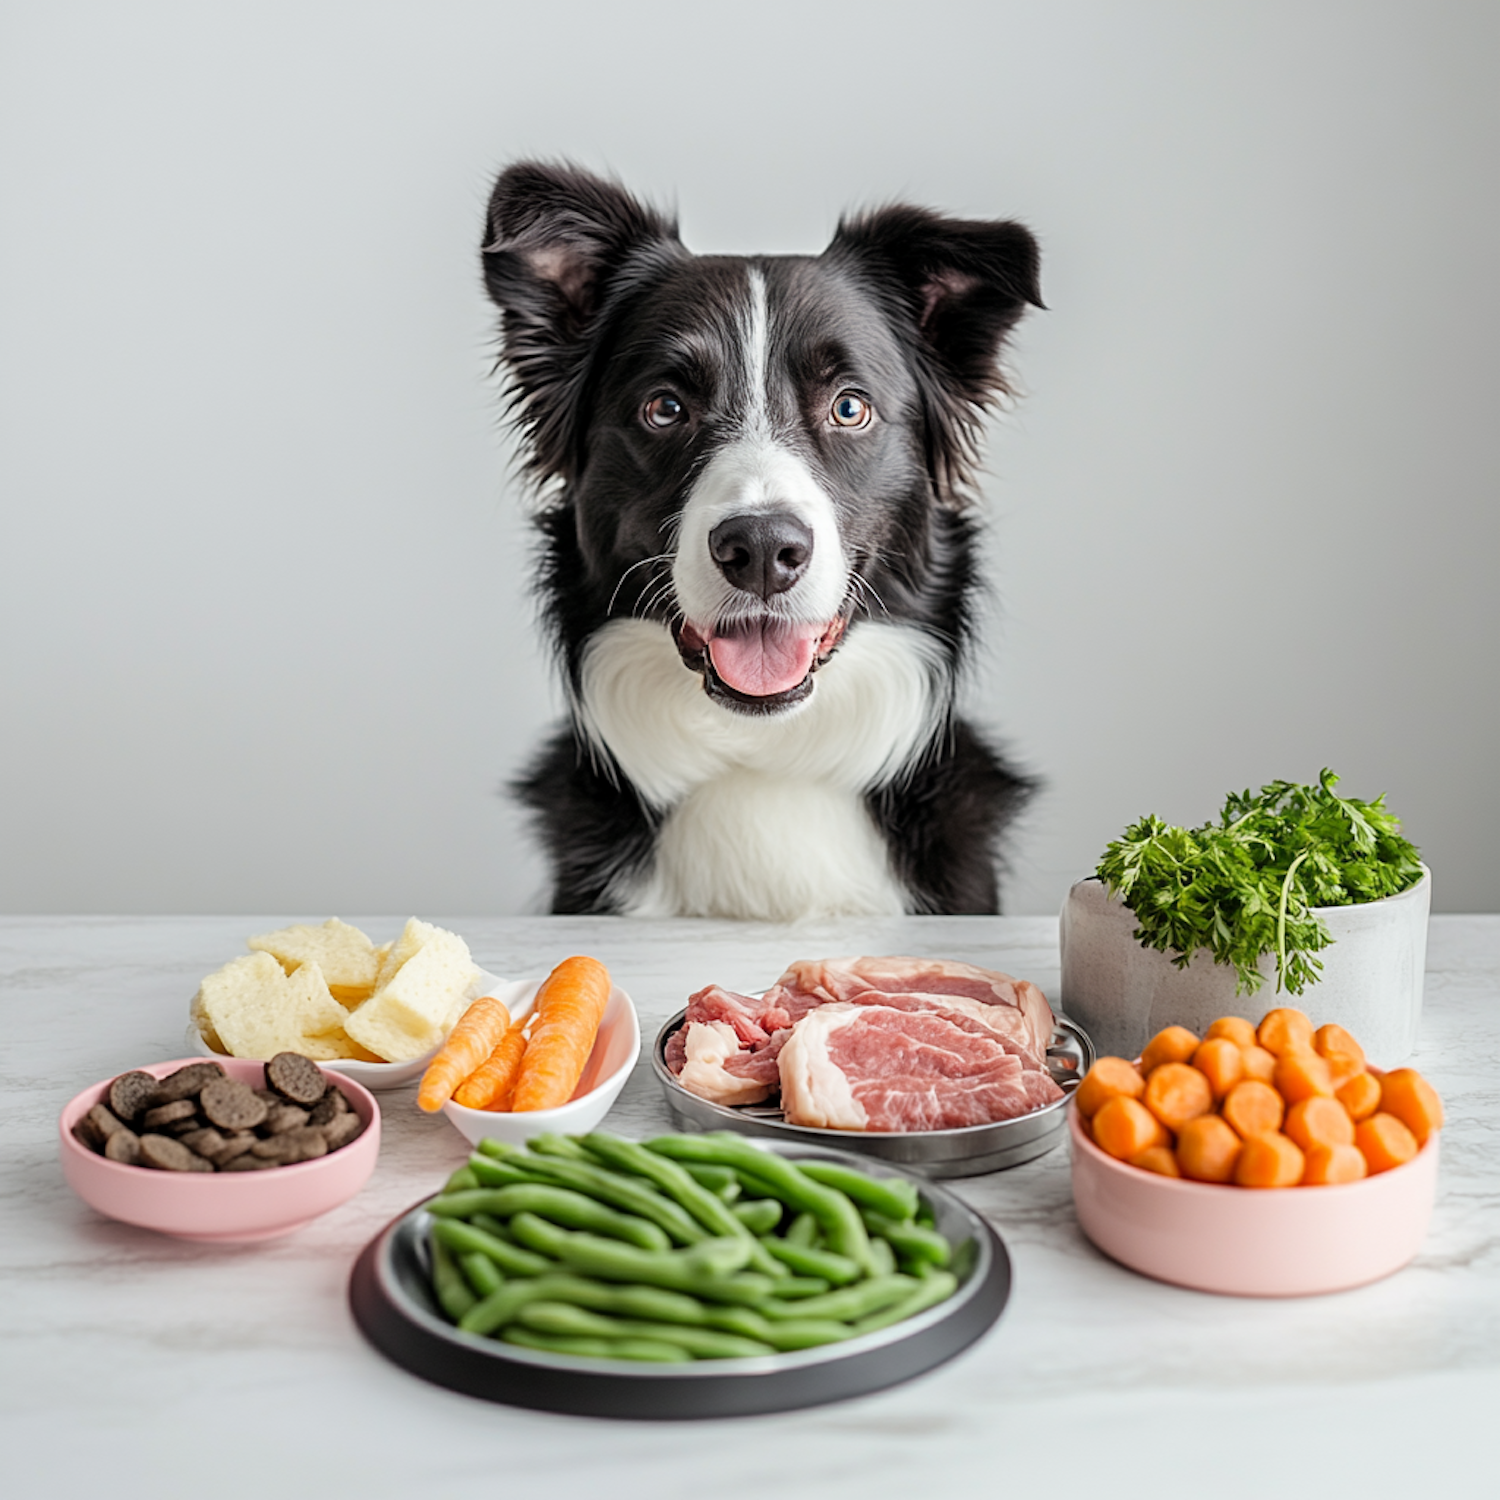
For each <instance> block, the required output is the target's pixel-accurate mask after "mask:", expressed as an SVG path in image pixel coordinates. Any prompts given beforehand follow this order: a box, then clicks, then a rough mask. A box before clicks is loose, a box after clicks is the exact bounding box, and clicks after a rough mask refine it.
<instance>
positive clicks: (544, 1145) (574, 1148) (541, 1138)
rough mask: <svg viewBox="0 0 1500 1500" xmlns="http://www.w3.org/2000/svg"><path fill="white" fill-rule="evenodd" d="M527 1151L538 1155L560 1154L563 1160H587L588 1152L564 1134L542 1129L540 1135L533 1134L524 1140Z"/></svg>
mask: <svg viewBox="0 0 1500 1500" xmlns="http://www.w3.org/2000/svg"><path fill="white" fill-rule="evenodd" d="M526 1149H527V1150H528V1151H535V1152H536V1153H537V1154H538V1155H540V1156H560V1157H562V1159H563V1160H564V1161H588V1160H589V1159H590V1158H589V1154H588V1152H587V1151H585V1150H584V1149H583V1147H582V1146H580V1145H579V1144H578V1142H577V1141H575V1140H572V1139H571V1138H570V1137H568V1136H565V1135H558V1134H557V1132H556V1131H553V1130H547V1131H543V1132H542V1134H541V1135H534V1136H532V1137H531V1139H530V1140H528V1141H527V1142H526Z"/></svg>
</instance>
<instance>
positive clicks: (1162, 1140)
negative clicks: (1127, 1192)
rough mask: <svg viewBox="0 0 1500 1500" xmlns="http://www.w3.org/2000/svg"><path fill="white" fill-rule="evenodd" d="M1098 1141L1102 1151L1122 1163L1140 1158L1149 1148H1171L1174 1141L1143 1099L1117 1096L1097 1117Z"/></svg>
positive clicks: (1095, 1117)
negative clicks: (1141, 1100)
mask: <svg viewBox="0 0 1500 1500" xmlns="http://www.w3.org/2000/svg"><path fill="white" fill-rule="evenodd" d="M1093 1124H1094V1140H1095V1141H1096V1142H1098V1145H1099V1149H1100V1150H1101V1151H1107V1152H1108V1153H1109V1154H1110V1155H1111V1156H1114V1157H1118V1158H1119V1160H1120V1161H1129V1160H1130V1159H1131V1158H1132V1157H1135V1156H1139V1155H1140V1154H1141V1152H1142V1151H1144V1150H1145V1149H1146V1148H1147V1147H1148V1146H1168V1145H1170V1144H1171V1139H1170V1137H1169V1136H1168V1135H1167V1133H1166V1131H1165V1130H1163V1129H1162V1127H1161V1125H1160V1123H1159V1122H1158V1120H1157V1118H1156V1116H1155V1115H1153V1114H1152V1113H1151V1111H1150V1110H1149V1109H1147V1108H1146V1106H1145V1105H1144V1104H1142V1103H1141V1102H1140V1100H1139V1099H1127V1098H1125V1097H1124V1095H1116V1096H1115V1097H1114V1098H1113V1099H1110V1100H1107V1101H1106V1102H1105V1103H1104V1104H1102V1105H1101V1106H1100V1107H1099V1113H1098V1114H1096V1115H1095V1116H1094V1121H1093Z"/></svg>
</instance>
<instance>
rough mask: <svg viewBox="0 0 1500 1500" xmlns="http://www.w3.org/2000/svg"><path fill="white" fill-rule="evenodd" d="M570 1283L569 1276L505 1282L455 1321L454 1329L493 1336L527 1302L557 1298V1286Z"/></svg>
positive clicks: (529, 1277) (523, 1278)
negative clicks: (544, 1298) (455, 1326)
mask: <svg viewBox="0 0 1500 1500" xmlns="http://www.w3.org/2000/svg"><path fill="white" fill-rule="evenodd" d="M572 1279H573V1278H572V1277H569V1276H526V1277H518V1278H517V1279H516V1280H515V1281H507V1282H506V1283H505V1285H504V1286H502V1287H501V1288H500V1289H499V1290H498V1291H495V1292H491V1293H490V1295H489V1296H488V1297H486V1298H485V1299H484V1301H483V1302H478V1303H476V1304H475V1305H474V1306H473V1307H471V1308H470V1309H469V1310H468V1311H467V1312H466V1313H465V1314H464V1315H463V1316H462V1317H461V1318H460V1319H459V1320H458V1326H459V1327H460V1328H461V1329H463V1331H464V1332H465V1333H493V1332H494V1331H495V1330H496V1329H497V1328H502V1327H504V1326H505V1324H507V1323H509V1322H510V1321H511V1320H512V1319H513V1318H514V1317H515V1315H516V1313H517V1311H518V1310H519V1309H520V1308H523V1307H525V1305H526V1304H527V1303H528V1302H535V1301H537V1300H539V1299H540V1298H542V1297H551V1296H561V1295H562V1291H561V1290H559V1289H558V1284H559V1283H566V1282H568V1281H570V1280H572Z"/></svg>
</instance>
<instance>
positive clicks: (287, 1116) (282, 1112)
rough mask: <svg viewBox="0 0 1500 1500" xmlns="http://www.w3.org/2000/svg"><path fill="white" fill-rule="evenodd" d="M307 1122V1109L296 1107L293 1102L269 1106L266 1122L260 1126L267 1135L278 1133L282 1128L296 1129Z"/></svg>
mask: <svg viewBox="0 0 1500 1500" xmlns="http://www.w3.org/2000/svg"><path fill="white" fill-rule="evenodd" d="M306 1124H307V1111H306V1110H305V1109H298V1108H297V1106H296V1105H295V1104H275V1105H272V1106H271V1111H270V1113H269V1114H268V1115H267V1116H266V1122H265V1124H264V1125H263V1126H262V1127H261V1129H262V1130H264V1131H265V1132H266V1134H267V1135H280V1134H281V1133H282V1131H284V1130H296V1129H297V1128H298V1127H299V1126H302V1125H306Z"/></svg>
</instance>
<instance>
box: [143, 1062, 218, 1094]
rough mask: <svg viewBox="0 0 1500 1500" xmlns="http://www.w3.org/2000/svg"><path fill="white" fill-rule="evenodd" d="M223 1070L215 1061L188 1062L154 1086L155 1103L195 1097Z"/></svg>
mask: <svg viewBox="0 0 1500 1500" xmlns="http://www.w3.org/2000/svg"><path fill="white" fill-rule="evenodd" d="M223 1076H224V1070H223V1068H221V1067H220V1066H219V1065H218V1063H216V1062H201V1063H189V1064H188V1065H187V1066H186V1067H185V1068H178V1070H177V1071H176V1072H175V1073H168V1074H167V1076H166V1077H165V1078H163V1079H162V1080H161V1082H160V1083H159V1084H157V1086H156V1100H155V1102H156V1103H157V1104H175V1103H176V1102H177V1100H179V1099H196V1098H197V1097H198V1095H199V1094H201V1093H202V1092H203V1090H204V1089H205V1088H206V1087H207V1086H208V1085H209V1084H211V1083H212V1082H213V1081H214V1079H215V1078H222V1077H223Z"/></svg>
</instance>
